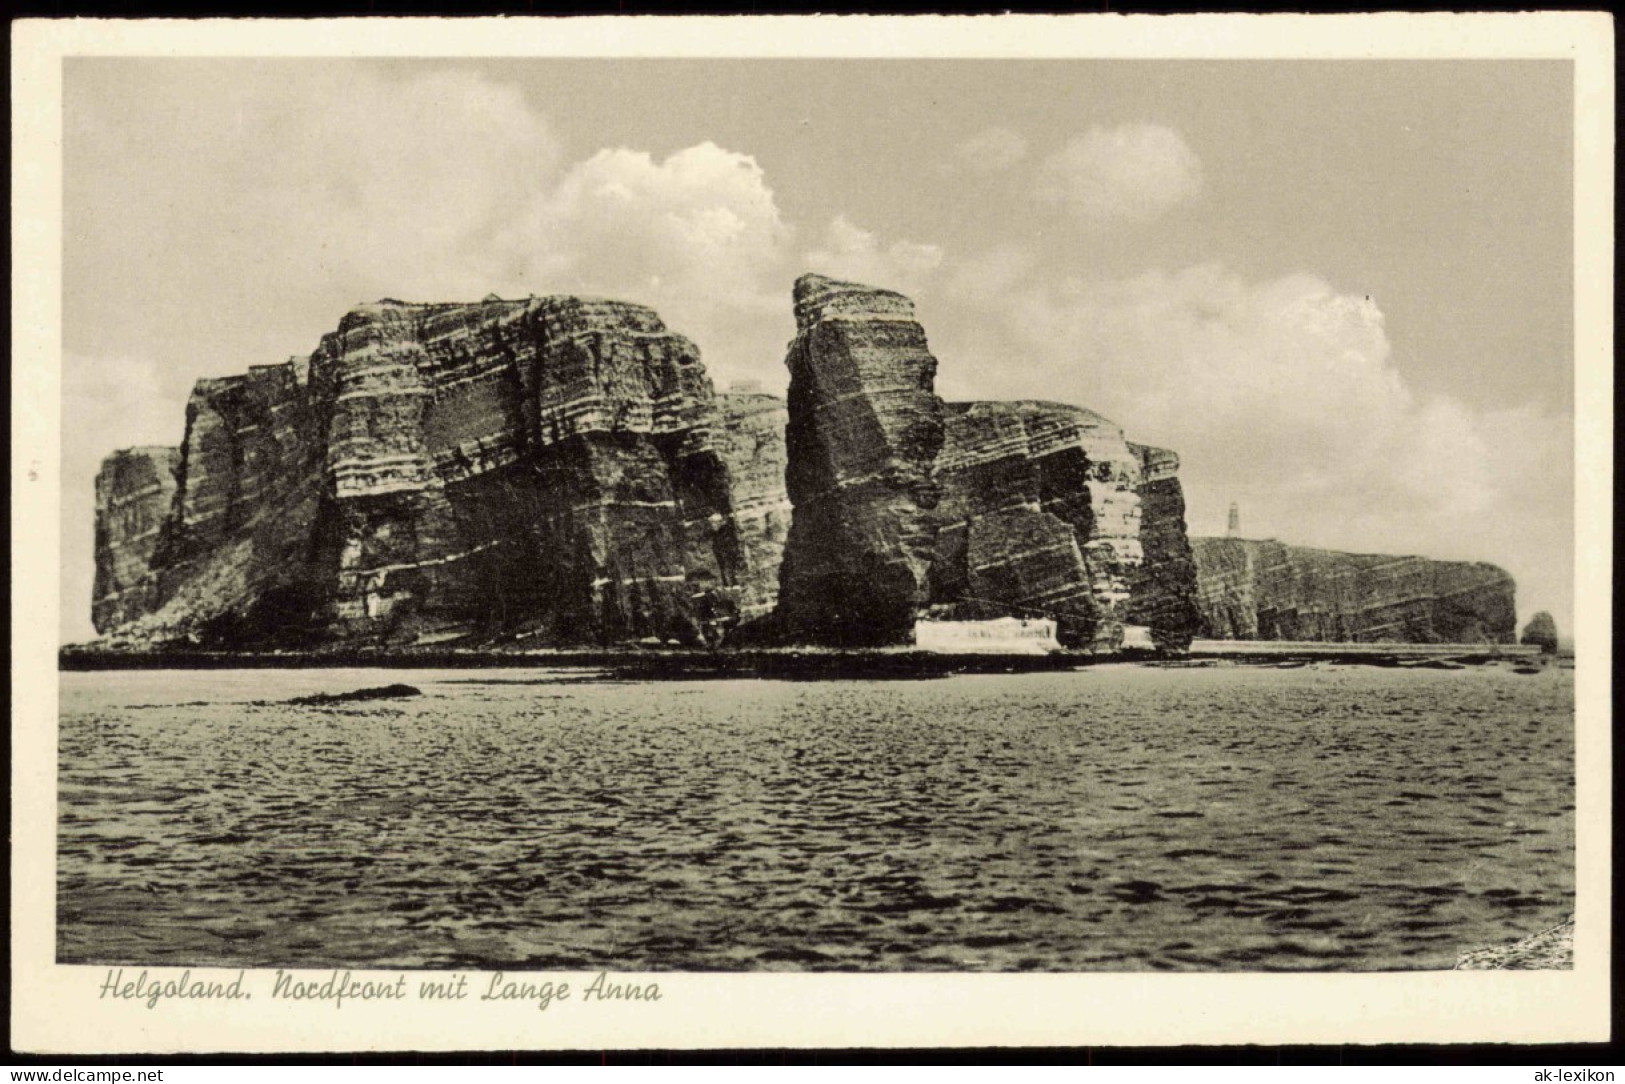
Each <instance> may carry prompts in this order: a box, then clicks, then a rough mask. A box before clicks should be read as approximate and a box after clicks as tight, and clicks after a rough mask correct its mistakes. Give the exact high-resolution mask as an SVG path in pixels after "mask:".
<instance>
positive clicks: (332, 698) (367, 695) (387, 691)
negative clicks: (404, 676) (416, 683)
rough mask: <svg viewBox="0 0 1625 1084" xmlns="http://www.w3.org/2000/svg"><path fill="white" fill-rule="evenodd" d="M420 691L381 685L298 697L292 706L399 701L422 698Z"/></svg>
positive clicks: (405, 686) (411, 688)
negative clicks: (345, 691)
mask: <svg viewBox="0 0 1625 1084" xmlns="http://www.w3.org/2000/svg"><path fill="white" fill-rule="evenodd" d="M422 695H423V692H422V690H420V689H417V688H414V687H413V686H411V685H399V684H397V685H379V686H377V687H375V688H371V689H357V690H356V691H355V692H351V693H317V694H315V695H314V696H296V697H294V698H293V699H292V700H290V701H288V703H290V704H350V703H354V702H355V701H357V700H399V699H401V698H403V697H407V696H422Z"/></svg>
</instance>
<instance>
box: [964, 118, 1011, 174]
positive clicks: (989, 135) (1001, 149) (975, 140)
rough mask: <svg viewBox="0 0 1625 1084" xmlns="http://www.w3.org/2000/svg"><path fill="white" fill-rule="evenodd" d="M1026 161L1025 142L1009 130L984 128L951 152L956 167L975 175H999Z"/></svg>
mask: <svg viewBox="0 0 1625 1084" xmlns="http://www.w3.org/2000/svg"><path fill="white" fill-rule="evenodd" d="M1025 157H1027V140H1026V139H1025V138H1023V137H1022V136H1021V134H1020V133H1018V132H1012V131H1011V130H1010V129H1008V128H987V129H984V130H983V131H980V132H978V133H976V134H975V135H973V136H971V137H970V138H969V139H967V140H965V141H964V142H963V143H960V144H959V145H958V146H956V147H955V148H954V160H955V164H956V165H958V166H959V167H960V168H962V169H967V170H970V171H971V172H974V173H1000V172H1003V171H1004V170H1007V169H1009V168H1010V167H1011V166H1013V165H1015V164H1016V163H1017V162H1020V161H1021V160H1022V159H1023V158H1025Z"/></svg>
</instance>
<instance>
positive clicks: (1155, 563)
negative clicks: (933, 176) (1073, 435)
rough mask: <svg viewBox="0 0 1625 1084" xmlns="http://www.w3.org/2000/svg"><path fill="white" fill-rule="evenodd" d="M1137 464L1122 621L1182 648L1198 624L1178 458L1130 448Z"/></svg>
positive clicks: (1167, 644)
mask: <svg viewBox="0 0 1625 1084" xmlns="http://www.w3.org/2000/svg"><path fill="white" fill-rule="evenodd" d="M1129 448H1130V449H1131V450H1132V451H1133V452H1134V456H1135V458H1136V459H1137V460H1138V461H1139V464H1140V478H1139V484H1138V486H1137V487H1136V489H1135V492H1136V493H1137V494H1138V496H1139V498H1140V553H1141V555H1142V559H1141V562H1140V565H1139V567H1138V568H1137V569H1134V570H1133V574H1132V576H1131V577H1130V580H1129V601H1128V606H1127V607H1126V608H1125V610H1124V614H1123V620H1124V621H1125V622H1126V623H1128V624H1131V625H1143V626H1145V627H1147V628H1149V629H1150V630H1151V639H1152V640H1153V642H1155V643H1156V645H1157V646H1158V647H1159V648H1163V649H1165V650H1183V649H1184V648H1186V647H1188V646H1189V645H1190V642H1191V639H1192V637H1194V636H1195V635H1196V634H1197V630H1198V629H1199V628H1200V626H1201V614H1200V612H1199V611H1198V610H1197V607H1196V558H1195V556H1194V554H1192V552H1191V543H1190V539H1189V538H1188V537H1187V536H1186V534H1185V491H1184V488H1183V487H1182V486H1181V485H1180V482H1179V456H1178V455H1177V454H1175V453H1174V452H1171V451H1169V450H1168V449H1166V448H1153V447H1150V446H1148V445H1144V444H1130V445H1129Z"/></svg>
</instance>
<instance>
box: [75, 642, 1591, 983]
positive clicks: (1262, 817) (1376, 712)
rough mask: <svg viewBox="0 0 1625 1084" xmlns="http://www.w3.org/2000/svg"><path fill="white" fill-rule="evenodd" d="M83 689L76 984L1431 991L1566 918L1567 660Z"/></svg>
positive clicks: (157, 679) (139, 678)
mask: <svg viewBox="0 0 1625 1084" xmlns="http://www.w3.org/2000/svg"><path fill="white" fill-rule="evenodd" d="M397 681H399V682H406V683H409V684H412V685H415V686H417V687H418V688H420V689H422V690H423V693H424V695H423V696H422V697H419V698H416V699H411V700H400V701H387V702H385V701H380V702H371V703H359V704H345V705H336V706H325V707H311V706H294V705H288V704H275V703H270V704H266V703H261V704H256V703H254V702H255V701H261V702H265V701H280V700H287V699H289V698H291V697H295V696H301V695H308V694H311V693H317V692H344V691H348V690H353V689H358V688H362V687H366V686H376V685H384V684H387V683H390V682H397ZM62 693H63V700H62V713H63V714H62V723H61V746H60V747H61V772H60V778H59V788H60V803H59V865H58V955H59V958H60V959H61V960H62V961H64V962H87V963H143V964H173V965H222V966H223V965H230V966H274V965H280V966H353V967H367V966H371V967H412V966H426V967H449V968H476V967H479V968H509V969H520V968H524V969H535V970H539V969H565V968H571V969H575V968H581V969H588V968H590V969H597V968H606V969H611V970H691V971H717V970H739V969H770V968H771V969H815V970H916V969H917V970H1031V969H1037V970H1063V971H1072V970H1142V969H1178V970H1204V969H1221V970H1279V969H1334V970H1342V969H1399V968H1402V969H1412V968H1438V967H1449V966H1451V964H1452V963H1453V962H1454V960H1455V956H1456V954H1457V952H1458V951H1460V950H1462V949H1465V948H1469V947H1475V946H1481V945H1485V944H1492V943H1496V942H1500V941H1507V940H1515V939H1517V938H1520V937H1523V936H1525V935H1527V934H1530V933H1534V932H1536V931H1538V930H1540V929H1543V928H1545V927H1547V926H1550V925H1552V924H1554V923H1556V922H1558V921H1561V920H1562V919H1563V918H1565V917H1566V916H1567V915H1568V914H1569V913H1570V912H1571V911H1572V909H1573V899H1574V807H1573V804H1572V803H1573V794H1574V772H1573V748H1574V746H1573V731H1574V726H1573V675H1572V673H1571V672H1568V671H1561V670H1556V669H1549V670H1546V671H1543V672H1541V673H1539V674H1533V675H1525V674H1515V673H1513V672H1512V671H1511V670H1510V668H1507V667H1505V666H1500V667H1495V666H1491V667H1478V668H1472V669H1468V670H1461V671H1438V670H1395V669H1377V668H1364V667H1354V666H1347V667H1345V666H1333V665H1329V664H1317V665H1314V666H1309V667H1305V668H1302V669H1295V670H1290V669H1289V670H1283V669H1274V668H1246V667H1234V666H1214V667H1205V668H1200V667H1193V668H1188V669H1156V668H1149V667H1134V666H1101V667H1094V668H1091V669H1087V670H1083V671H1078V672H1073V673H1053V674H1025V675H1008V676H962V677H953V678H944V679H938V680H922V681H826V682H788V681H751V680H728V681H693V682H652V683H622V682H616V681H612V680H607V679H602V680H594V679H590V677H589V676H584V675H583V674H582V673H580V672H575V673H564V672H558V671H552V672H549V671H514V670H501V671H408V670H401V671H379V670H367V671H359V670H351V671H344V670H295V671H264V670H257V671H228V672H222V671H213V672H146V673H70V674H64V675H63V676H62Z"/></svg>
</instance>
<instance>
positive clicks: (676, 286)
mask: <svg viewBox="0 0 1625 1084" xmlns="http://www.w3.org/2000/svg"><path fill="white" fill-rule="evenodd" d="M791 238H792V233H791V230H790V229H789V227H788V226H787V225H786V224H785V222H784V220H783V217H782V216H781V214H780V212H779V209H778V206H777V204H776V203H775V201H774V197H773V192H772V190H771V189H770V188H769V187H768V185H767V182H766V178H765V177H764V176H763V174H762V169H761V167H760V166H759V165H757V163H756V161H755V159H753V158H751V157H750V156H749V155H745V154H740V153H737V152H734V151H730V150H725V149H723V148H721V147H718V146H716V145H715V144H713V143H709V142H707V143H701V144H699V145H697V146H693V147H689V148H686V149H684V150H680V151H678V152H676V153H674V154H672V155H670V156H669V157H667V158H666V159H664V160H663V161H656V160H655V159H654V158H653V157H652V156H650V155H649V154H647V153H646V152H643V151H634V150H629V149H625V148H615V149H606V150H602V151H599V152H598V153H596V154H594V155H593V156H591V157H590V158H588V159H586V160H585V161H582V162H579V163H576V164H575V165H573V166H571V167H569V168H568V169H567V170H566V171H565V172H564V174H563V176H562V177H561V178H560V180H559V181H558V183H557V184H556V185H554V186H552V187H551V188H549V189H547V190H545V191H543V192H540V193H538V194H537V196H536V198H535V199H534V201H533V202H532V204H531V209H530V213H529V216H528V219H527V220H526V221H525V222H524V223H523V225H522V226H521V227H520V228H517V229H515V230H514V231H513V233H512V234H511V235H510V239H509V244H510V252H511V257H512V260H513V269H511V270H510V274H509V275H508V276H507V277H508V278H509V279H510V280H512V281H513V282H514V284H515V286H516V287H521V286H523V285H524V284H527V283H528V284H532V286H531V288H532V289H535V290H536V291H537V292H552V291H564V290H572V291H582V292H588V293H597V294H604V295H608V296H612V297H620V298H626V299H628V300H635V301H641V302H644V303H646V304H650V305H653V306H654V307H656V308H657V309H659V310H660V312H661V314H662V316H663V317H664V318H665V319H666V321H667V322H668V323H669V324H671V325H672V326H673V327H675V328H677V329H678V330H680V331H683V332H684V333H686V334H688V335H690V336H691V337H693V338H695V339H696V340H697V341H699V342H701V343H702V344H703V345H704V347H705V348H707V354H708V356H709V353H710V350H709V348H710V346H711V345H712V344H713V343H716V344H718V348H719V349H720V350H722V351H723V353H725V354H727V353H729V352H730V347H732V346H733V345H734V344H733V343H732V341H731V340H732V339H733V337H734V336H733V335H732V334H730V329H737V328H739V327H740V325H741V321H742V320H743V321H745V322H747V323H748V322H749V321H750V320H752V319H753V318H755V317H756V316H759V315H761V314H763V313H765V312H767V311H769V310H770V309H771V308H772V307H773V306H775V305H776V306H778V307H780V308H782V307H783V296H782V294H783V292H784V290H785V289H786V287H785V286H784V285H783V283H782V282H781V280H782V279H783V277H784V271H783V268H782V265H783V263H784V261H785V260H786V259H787V256H788V251H789V245H790V242H791ZM515 272H516V273H515ZM732 352H733V353H736V354H737V353H739V352H740V351H739V350H738V349H737V348H735V349H734V350H733V351H732ZM718 360H722V359H718ZM739 360H740V359H738V358H734V359H731V362H732V363H737V362H738V361H739Z"/></svg>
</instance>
